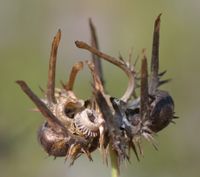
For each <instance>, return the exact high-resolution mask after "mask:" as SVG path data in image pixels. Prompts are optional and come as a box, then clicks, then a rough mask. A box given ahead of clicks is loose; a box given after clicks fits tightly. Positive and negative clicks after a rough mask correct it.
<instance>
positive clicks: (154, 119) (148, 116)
mask: <svg viewBox="0 0 200 177" xmlns="http://www.w3.org/2000/svg"><path fill="white" fill-rule="evenodd" d="M89 22H90V29H91V38H92V40H91V41H92V42H91V44H92V45H91V46H90V45H89V44H87V43H85V42H82V41H76V42H75V44H76V46H77V47H78V48H81V49H85V50H87V51H89V52H90V53H91V54H92V61H86V65H87V66H88V68H89V70H90V72H91V75H92V78H93V84H92V86H93V97H92V98H89V99H87V100H82V99H80V98H77V96H76V94H75V93H74V91H73V86H74V83H75V80H76V76H77V74H78V72H79V71H80V70H81V69H82V68H83V64H84V62H83V61H80V62H78V63H77V64H75V65H74V66H73V67H72V70H71V73H70V76H69V79H68V81H67V82H66V84H64V83H62V88H61V89H57V88H55V73H56V60H57V50H58V45H59V42H60V39H61V31H60V30H59V31H58V32H57V34H56V36H55V37H54V39H53V42H52V49H51V55H50V61H49V72H48V82H47V90H46V93H45V98H43V99H40V98H38V97H37V96H36V95H35V94H34V93H33V92H32V90H31V89H30V88H29V87H28V85H27V84H26V83H25V82H24V81H17V83H18V84H19V85H20V86H21V88H22V90H23V91H24V92H25V93H26V94H27V95H28V97H29V98H30V99H31V100H32V101H33V102H34V103H35V105H36V106H37V108H38V110H39V111H40V112H41V113H42V115H43V116H44V117H45V120H46V121H45V122H44V124H43V125H42V126H41V128H40V129H39V133H38V138H39V141H40V143H41V145H42V146H43V148H44V150H45V151H46V152H47V153H48V154H49V155H52V156H55V157H59V156H65V157H66V158H70V159H71V160H72V163H73V162H74V160H76V159H77V158H78V157H79V156H80V155H81V154H86V155H87V156H88V158H89V159H90V160H92V158H91V152H93V151H94V150H96V149H98V148H99V149H100V151H101V152H102V154H104V155H103V157H104V158H105V160H107V155H108V152H107V151H108V149H109V147H110V148H111V149H112V150H113V151H115V153H116V156H117V157H118V162H119V163H118V164H120V162H122V161H123V160H124V159H127V160H129V158H130V157H129V151H130V149H133V151H134V153H135V154H136V157H137V159H138V160H139V156H140V155H139V154H143V150H142V147H141V145H140V144H141V138H142V137H143V138H145V139H147V140H148V141H150V142H151V143H152V144H153V146H154V147H155V148H157V145H156V143H155V140H154V138H153V135H154V134H155V133H157V132H158V131H160V130H162V129H163V128H165V127H166V126H167V125H168V124H169V123H170V122H172V119H173V118H175V116H174V102H173V99H172V97H171V96H170V95H169V94H168V92H166V91H162V90H160V89H159V88H158V87H159V86H160V85H161V84H163V83H166V82H168V80H164V81H160V77H161V76H162V75H163V73H161V74H159V30H160V15H159V16H158V17H157V19H156V21H155V24H154V33H153V34H154V37H153V48H152V59H151V73H150V77H148V69H147V68H148V65H147V58H146V55H145V52H144V51H143V54H142V60H141V62H142V65H141V74H140V96H138V97H135V96H133V94H134V92H135V89H136V88H135V85H136V71H135V69H134V65H133V64H131V63H130V62H126V61H125V60H123V59H122V57H120V58H119V59H116V58H114V57H111V56H109V55H107V54H105V53H103V52H100V51H99V49H98V43H97V37H96V33H95V28H94V25H93V24H92V21H91V20H90V21H89ZM101 60H106V61H108V62H110V63H111V64H114V65H116V66H117V67H119V68H120V69H121V70H123V71H124V72H125V74H126V75H127V76H128V80H129V81H128V87H127V89H126V91H125V93H124V94H123V96H122V97H121V98H119V99H118V98H115V97H113V96H110V95H108V94H107V93H106V91H105V84H104V83H105V82H104V78H103V74H102V66H101ZM138 151H139V153H138Z"/></svg>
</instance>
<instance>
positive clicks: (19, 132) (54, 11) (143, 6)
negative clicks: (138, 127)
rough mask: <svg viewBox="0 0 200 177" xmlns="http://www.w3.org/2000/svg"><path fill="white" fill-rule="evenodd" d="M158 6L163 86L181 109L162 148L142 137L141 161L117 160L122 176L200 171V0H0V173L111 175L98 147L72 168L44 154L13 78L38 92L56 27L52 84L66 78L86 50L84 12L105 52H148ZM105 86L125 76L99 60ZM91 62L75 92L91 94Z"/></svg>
mask: <svg viewBox="0 0 200 177" xmlns="http://www.w3.org/2000/svg"><path fill="white" fill-rule="evenodd" d="M160 12H162V13H163V16H162V23H161V47H160V58H161V69H167V70H168V73H167V76H166V77H169V78H173V81H172V82H171V83H170V84H168V85H166V86H164V88H165V89H167V90H169V91H170V93H171V95H172V96H173V98H174V99H175V104H176V112H177V115H178V116H180V119H179V120H177V121H176V122H177V124H176V125H170V126H169V127H168V128H166V129H165V130H164V131H162V132H161V133H159V135H158V137H156V139H157V140H158V142H159V146H160V147H159V151H158V152H156V151H155V150H154V149H153V148H152V146H151V145H150V144H148V143H144V151H145V156H144V158H142V159H141V161H140V162H137V161H136V160H135V156H134V155H133V156H132V160H131V164H128V163H127V164H126V165H123V166H122V171H121V176H122V177H129V176H130V177H151V176H153V177H176V176H177V177H189V176H192V177H199V176H200V150H199V149H200V142H199V139H200V138H199V134H200V133H199V130H200V128H199V126H200V108H199V101H200V96H199V95H200V94H199V91H200V82H199V81H200V79H199V74H200V69H199V67H200V1H199V0H191V1H188V0H182V1H181V0H166V1H164V0H160V1H159V0H154V1H150V0H146V1H145V0H124V1H122V0H121V1H120V0H101V1H100V0H99V1H95V0H79V1H77V0H73V1H72V0H71V1H69V0H68V1H67V0H65V1H64V0H57V1H56V0H43V1H41V0H32V1H31V0H1V1H0V81H1V86H0V176H2V177H18V176H20V177H44V176H48V177H53V176H57V177H58V176H59V177H93V176H95V177H102V176H105V177H108V176H109V175H110V171H109V168H108V167H106V165H104V164H102V159H101V157H100V155H99V152H97V153H95V154H94V155H93V157H94V162H89V161H88V160H87V159H86V158H85V156H82V157H81V158H80V159H78V160H77V161H76V163H75V165H74V166H73V167H71V168H70V167H69V163H64V159H62V158H61V159H56V160H53V158H52V157H48V156H47V155H46V153H45V152H44V151H43V150H42V148H41V147H40V146H39V144H38V142H37V137H36V133H37V129H38V127H39V126H40V125H41V123H42V122H43V119H42V116H41V115H40V114H39V113H34V112H31V111H30V109H31V108H32V107H34V105H33V104H32V102H31V101H30V100H29V99H28V98H27V97H26V96H25V95H24V93H22V91H21V90H20V89H19V87H18V86H17V85H16V84H15V83H14V82H15V81H16V80H17V79H23V80H25V81H27V83H29V85H30V86H31V88H32V89H33V90H34V91H35V92H36V93H37V94H38V95H39V96H41V93H40V90H39V89H38V86H41V87H43V88H44V87H45V86H46V78H47V67H48V59H49V54H50V46H51V41H52V38H53V36H54V34H55V33H56V31H57V29H58V28H61V29H62V41H61V44H60V48H59V54H58V58H59V60H58V64H57V69H58V71H57V83H58V85H59V81H60V80H64V81H65V80H66V79H67V75H68V73H69V69H70V67H71V66H72V65H73V63H75V62H76V61H78V60H80V59H90V55H89V54H88V53H87V52H85V51H81V50H78V49H77V48H76V47H75V45H74V41H75V40H77V39H79V40H85V41H89V38H90V37H89V28H88V18H89V17H92V19H93V21H94V22H95V24H96V27H97V28H98V29H97V31H98V36H99V41H100V47H101V49H102V50H103V51H105V52H107V53H109V54H111V55H113V56H118V54H119V52H120V53H121V54H122V55H123V56H124V57H125V58H126V57H127V56H128V52H129V49H130V48H133V51H134V55H133V56H134V58H136V57H137V55H138V54H140V52H141V50H142V48H146V49H147V55H148V59H150V51H151V43H152V42H151V41H152V30H153V22H154V19H155V18H156V16H157V15H158V14H159V13H160ZM104 68H105V69H104V71H105V77H106V80H107V87H108V90H109V92H110V93H111V94H112V95H113V96H120V95H121V94H122V93H123V91H124V89H125V88H126V84H127V79H126V77H125V76H124V75H123V73H122V72H121V71H119V70H118V69H116V68H115V67H113V66H112V65H110V64H108V63H106V62H104ZM90 81H91V77H90V74H89V72H88V69H87V68H85V70H84V71H83V72H82V74H81V75H79V77H78V81H77V83H76V87H75V90H76V93H77V94H78V95H79V96H81V97H82V98H87V97H88V96H90V93H91V88H90V85H91V84H90V83H91V82H90Z"/></svg>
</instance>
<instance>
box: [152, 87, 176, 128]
mask: <svg viewBox="0 0 200 177" xmlns="http://www.w3.org/2000/svg"><path fill="white" fill-rule="evenodd" d="M150 106H151V108H150V109H151V112H150V122H151V123H150V125H149V128H150V129H151V130H152V131H154V132H158V131H160V130H162V129H163V128H165V127H166V126H167V125H168V124H169V123H170V122H171V121H172V119H173V115H174V101H173V99H172V97H171V96H170V95H169V94H168V92H166V91H161V90H158V91H157V92H156V95H155V96H154V100H153V102H152V103H151V105H150Z"/></svg>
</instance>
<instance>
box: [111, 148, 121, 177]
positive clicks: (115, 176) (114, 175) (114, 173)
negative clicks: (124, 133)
mask: <svg viewBox="0 0 200 177" xmlns="http://www.w3.org/2000/svg"><path fill="white" fill-rule="evenodd" d="M110 160H111V177H119V166H118V160H117V155H116V152H115V151H113V150H112V147H111V146H110Z"/></svg>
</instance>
